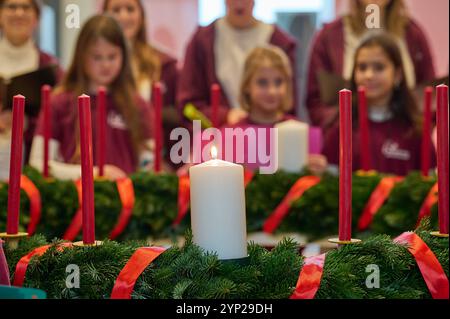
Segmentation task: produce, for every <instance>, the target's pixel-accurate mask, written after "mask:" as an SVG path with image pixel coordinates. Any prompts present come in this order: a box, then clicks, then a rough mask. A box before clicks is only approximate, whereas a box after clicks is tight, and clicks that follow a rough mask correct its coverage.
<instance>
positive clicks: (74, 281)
mask: <svg viewBox="0 0 450 319" xmlns="http://www.w3.org/2000/svg"><path fill="white" fill-rule="evenodd" d="M66 273H68V275H67V277H66V287H67V288H68V289H74V288H76V289H78V288H80V267H78V265H74V264H70V265H67V267H66Z"/></svg>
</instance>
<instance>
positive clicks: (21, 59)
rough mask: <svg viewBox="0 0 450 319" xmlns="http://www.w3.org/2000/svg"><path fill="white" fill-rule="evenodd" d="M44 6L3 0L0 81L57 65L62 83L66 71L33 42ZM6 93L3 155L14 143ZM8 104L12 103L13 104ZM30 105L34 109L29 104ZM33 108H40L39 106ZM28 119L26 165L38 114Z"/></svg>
mask: <svg viewBox="0 0 450 319" xmlns="http://www.w3.org/2000/svg"><path fill="white" fill-rule="evenodd" d="M41 6H42V5H41V1H39V0H0V78H1V79H2V80H1V81H0V82H5V83H8V82H10V80H11V79H13V78H14V77H16V76H21V75H25V74H28V73H31V72H35V71H37V70H39V69H41V68H45V67H49V66H56V67H55V78H56V80H57V81H59V80H61V78H62V76H63V71H62V69H61V68H60V66H59V63H58V60H57V59H56V58H55V57H54V56H52V55H50V54H48V53H45V52H43V51H41V50H40V49H39V48H38V46H37V45H36V43H35V41H34V39H33V35H34V34H35V32H36V29H38V28H39V20H40V16H41ZM28 89H30V88H28ZM32 89H33V90H35V91H36V92H40V90H41V88H40V87H33V88H32ZM2 94H4V92H1V91H0V153H2V152H3V150H2V149H3V140H8V139H9V140H10V137H9V136H8V135H9V132H10V129H11V121H10V118H11V114H9V113H10V110H9V108H8V107H7V105H2V103H3V102H2V101H3V100H4V98H5V97H4V96H2ZM6 102H7V103H8V104H9V103H12V101H6ZM27 105H28V106H30V105H29V101H28V102H27ZM32 106H33V107H37V106H38V105H32ZM25 116H26V118H25V122H24V151H25V152H24V163H28V158H29V155H30V149H31V143H32V140H33V135H34V131H35V128H36V124H37V115H34V116H27V115H25ZM5 147H7V148H9V147H10V146H9V145H8V144H7V143H5ZM1 157H2V155H1V154H0V158H1ZM4 163H5V166H9V164H8V165H6V164H7V163H6V162H4ZM8 163H9V159H8ZM0 175H1V173H0ZM0 180H1V178H0Z"/></svg>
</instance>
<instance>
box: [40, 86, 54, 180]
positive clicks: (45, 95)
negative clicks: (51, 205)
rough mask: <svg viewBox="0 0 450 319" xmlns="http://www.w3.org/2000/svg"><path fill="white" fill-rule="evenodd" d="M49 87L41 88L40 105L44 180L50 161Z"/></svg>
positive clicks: (50, 114)
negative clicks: (42, 124)
mask: <svg viewBox="0 0 450 319" xmlns="http://www.w3.org/2000/svg"><path fill="white" fill-rule="evenodd" d="M50 91H51V87H50V85H43V86H42V88H41V105H42V112H44V113H43V114H44V167H43V168H42V173H43V175H44V177H45V178H48V177H49V176H50V173H49V166H48V161H49V159H50V157H49V154H50V139H51V137H52V120H51V118H52V113H51V107H50Z"/></svg>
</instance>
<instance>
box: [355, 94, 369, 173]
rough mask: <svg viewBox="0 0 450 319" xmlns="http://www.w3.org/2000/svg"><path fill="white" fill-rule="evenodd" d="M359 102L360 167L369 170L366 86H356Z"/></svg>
mask: <svg viewBox="0 0 450 319" xmlns="http://www.w3.org/2000/svg"><path fill="white" fill-rule="evenodd" d="M358 102H359V133H360V150H361V169H363V170H364V171H369V170H371V169H372V164H371V160H370V133H369V117H368V115H367V98H366V88H364V87H359V88H358Z"/></svg>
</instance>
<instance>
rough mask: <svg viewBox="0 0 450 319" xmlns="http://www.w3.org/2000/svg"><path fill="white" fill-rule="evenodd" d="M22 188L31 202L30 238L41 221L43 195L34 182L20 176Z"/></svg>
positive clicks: (28, 230) (28, 231)
mask: <svg viewBox="0 0 450 319" xmlns="http://www.w3.org/2000/svg"><path fill="white" fill-rule="evenodd" d="M20 188H22V189H23V190H24V191H25V193H26V194H27V196H28V198H29V200H30V223H29V224H28V229H27V233H28V236H32V235H33V234H34V232H35V231H36V227H37V225H38V224H39V221H40V219H41V211H42V204H41V194H40V193H39V190H38V189H37V187H36V186H35V185H34V184H33V182H32V181H31V180H30V179H29V178H28V177H26V176H25V175H21V176H20Z"/></svg>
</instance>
